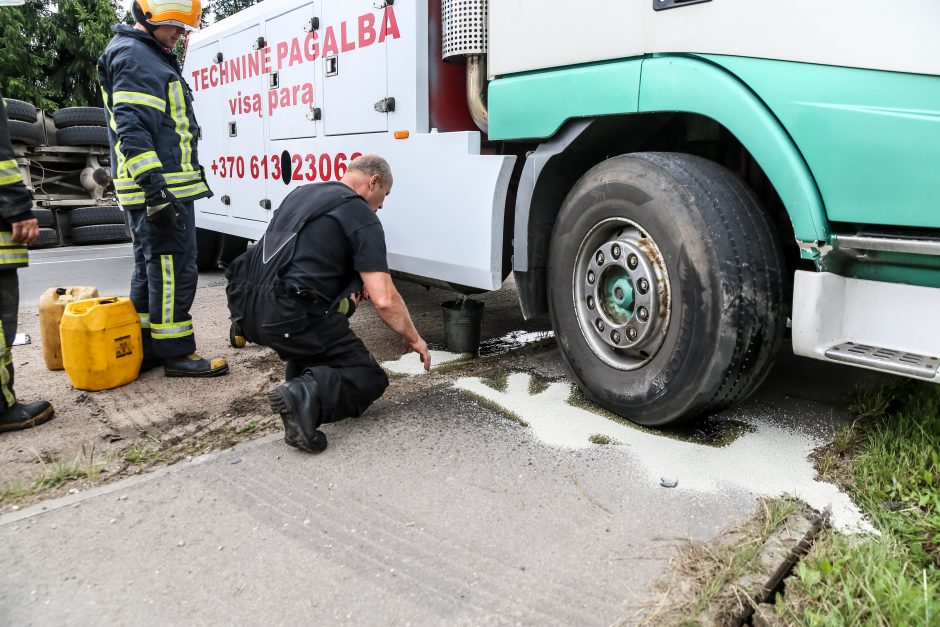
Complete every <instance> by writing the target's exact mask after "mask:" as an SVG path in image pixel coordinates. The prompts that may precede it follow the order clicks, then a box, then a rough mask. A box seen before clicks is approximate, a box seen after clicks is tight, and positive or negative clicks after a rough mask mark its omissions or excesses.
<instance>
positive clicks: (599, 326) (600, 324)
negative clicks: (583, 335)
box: [595, 318, 606, 333]
mask: <svg viewBox="0 0 940 627" xmlns="http://www.w3.org/2000/svg"><path fill="white" fill-rule="evenodd" d="M595 325H597V330H598V331H600V332H601V333H603V332H604V329H605V328H606V327H605V326H604V321H603V320H601V319H600V318H598V319H597V322H596V323H595Z"/></svg>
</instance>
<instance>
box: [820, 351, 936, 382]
mask: <svg viewBox="0 0 940 627" xmlns="http://www.w3.org/2000/svg"><path fill="white" fill-rule="evenodd" d="M826 357H828V358H829V359H832V360H833V361H841V362H844V363H847V364H854V365H856V366H867V367H869V368H874V369H876V370H884V371H887V372H895V373H897V374H903V375H906V376H909V377H920V378H922V379H933V378H934V377H936V376H937V371H938V369H940V357H930V356H927V355H918V354H916V353H906V352H903V351H895V350H891V349H890V348H882V347H879V346H868V345H866V344H856V343H855V342H845V343H843V344H839V345H838V346H833V347H832V348H829V349H827V350H826Z"/></svg>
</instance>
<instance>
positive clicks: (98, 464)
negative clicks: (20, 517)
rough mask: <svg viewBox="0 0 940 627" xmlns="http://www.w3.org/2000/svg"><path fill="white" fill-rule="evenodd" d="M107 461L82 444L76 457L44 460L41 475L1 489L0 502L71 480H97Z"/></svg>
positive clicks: (54, 486) (57, 485)
mask: <svg viewBox="0 0 940 627" xmlns="http://www.w3.org/2000/svg"><path fill="white" fill-rule="evenodd" d="M105 465H106V462H105V460H104V459H102V458H100V457H99V458H97V459H96V458H95V449H94V447H91V449H90V450H86V448H85V446H84V445H82V447H81V449H80V450H79V452H78V454H77V455H76V456H75V459H72V460H63V459H60V460H57V461H54V462H45V461H43V462H42V470H41V471H40V473H39V476H38V477H37V478H36V479H35V480H34V481H32V483H29V484H22V483H13V484H9V485H7V486H5V487H3V489H0V503H2V502H4V501H16V500H18V499H23V498H26V497H29V496H33V495H35V494H39V493H41V492H45V491H46V490H51V489H53V488H58V487H60V486H62V485H65V484H66V483H69V482H71V481H78V480H80V479H87V480H89V481H96V480H97V479H98V477H99V476H100V475H101V471H102V470H104V467H105Z"/></svg>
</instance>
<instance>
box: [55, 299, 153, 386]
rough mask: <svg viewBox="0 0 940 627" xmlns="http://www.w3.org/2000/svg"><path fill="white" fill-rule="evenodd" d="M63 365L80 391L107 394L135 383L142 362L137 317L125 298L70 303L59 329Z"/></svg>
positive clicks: (130, 303)
mask: <svg viewBox="0 0 940 627" xmlns="http://www.w3.org/2000/svg"><path fill="white" fill-rule="evenodd" d="M59 335H60V337H61V341H62V362H63V364H64V365H65V372H66V373H68V375H69V380H71V382H72V385H73V386H74V387H75V388H77V389H79V390H89V391H92V392H95V391H97V390H109V389H111V388H116V387H119V386H122V385H125V384H127V383H130V382H131V381H134V380H136V379H137V376H138V375H139V374H140V363H141V361H143V343H142V341H141V336H140V317H139V316H138V315H137V310H136V309H134V304H133V303H132V302H131V301H130V299H127V298H115V297H110V298H92V299H90V300H82V301H78V302H73V303H69V304H68V305H67V306H66V307H65V313H64V314H63V316H62V323H61V324H60V325H59Z"/></svg>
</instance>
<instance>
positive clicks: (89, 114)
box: [52, 107, 108, 128]
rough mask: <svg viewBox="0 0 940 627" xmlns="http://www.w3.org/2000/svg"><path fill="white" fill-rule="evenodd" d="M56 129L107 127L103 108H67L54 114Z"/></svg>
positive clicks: (53, 119)
mask: <svg viewBox="0 0 940 627" xmlns="http://www.w3.org/2000/svg"><path fill="white" fill-rule="evenodd" d="M52 121H53V122H55V127H56V128H71V127H73V126H107V125H108V123H107V120H106V119H105V117H104V109H102V108H101V107H67V108H65V109H59V110H58V111H56V112H55V113H53V114H52Z"/></svg>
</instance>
